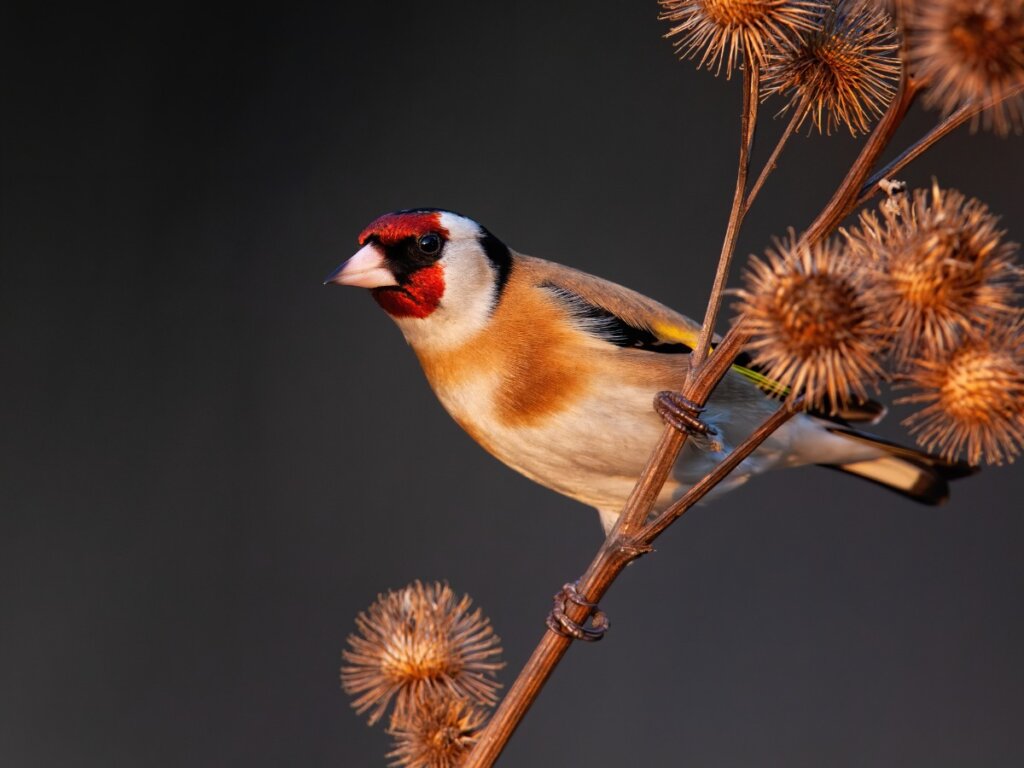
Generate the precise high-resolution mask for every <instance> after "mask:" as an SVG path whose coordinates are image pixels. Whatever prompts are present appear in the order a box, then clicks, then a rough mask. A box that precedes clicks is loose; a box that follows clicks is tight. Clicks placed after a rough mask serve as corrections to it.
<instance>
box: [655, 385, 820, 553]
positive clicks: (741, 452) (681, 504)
mask: <svg viewBox="0 0 1024 768" xmlns="http://www.w3.org/2000/svg"><path fill="white" fill-rule="evenodd" d="M802 403H803V398H797V399H796V400H794V401H793V402H792V403H783V404H782V405H781V406H780V407H779V409H778V410H777V411H775V413H773V414H772V415H771V416H770V417H769V418H768V419H767V420H766V421H765V422H764V423H763V424H762V425H761V426H760V427H758V428H757V429H756V430H754V431H753V432H752V433H751V434H750V436H749V437H747V439H746V440H744V441H743V442H742V443H740V444H739V445H738V446H736V448H735V449H734V450H733V451H732V452H731V453H730V454H729V455H728V456H726V457H725V458H724V459H723V460H722V461H721V463H719V464H718V465H717V466H716V467H715V468H714V469H713V470H711V471H710V472H709V473H708V474H707V475H705V476H704V477H703V478H702V479H701V480H700V481H698V482H697V484H696V485H694V486H693V487H692V488H690V490H688V491H687V492H686V493H685V494H683V496H682V498H680V499H679V500H678V501H676V502H675V503H674V504H672V506H670V507H669V508H668V509H666V510H665V511H664V512H662V513H661V514H660V515H658V517H657V518H656V519H655V520H652V521H651V523H650V524H649V525H647V526H646V527H645V528H644V529H643V530H642V531H641V532H640V539H641V541H643V542H644V543H645V544H650V543H651V542H653V541H654V540H655V539H656V538H658V537H659V536H660V535H661V534H662V533H664V532H665V529H666V528H668V527H669V526H670V525H672V523H674V522H675V521H676V520H678V519H679V518H680V517H682V516H683V514H684V513H685V512H686V511H687V510H688V509H690V507H692V506H693V505H694V504H696V503H697V502H698V501H700V500H701V499H703V498H704V497H705V496H706V495H707V494H708V492H709V491H710V490H711V489H712V488H714V487H715V486H716V485H718V484H719V483H720V482H722V481H723V480H725V478H726V477H728V476H729V475H730V474H731V473H732V471H733V470H734V469H736V467H738V466H739V465H740V463H741V462H742V461H743V460H744V459H745V458H747V457H748V456H749V455H750V454H752V453H753V452H754V451H755V450H757V448H758V447H759V446H760V445H761V443H763V442H764V441H765V440H767V439H768V437H770V436H771V434H772V433H773V432H775V430H777V429H778V428H779V427H781V426H782V425H783V424H785V423H786V422H787V421H789V420H790V419H791V418H793V417H794V416H795V415H796V414H797V412H798V411H799V410H800V406H801V405H802Z"/></svg>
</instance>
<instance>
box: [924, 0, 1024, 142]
mask: <svg viewBox="0 0 1024 768" xmlns="http://www.w3.org/2000/svg"><path fill="white" fill-rule="evenodd" d="M910 23H911V34H910V60H911V64H912V67H913V69H914V73H915V74H916V75H917V76H918V77H919V78H921V79H922V80H925V81H926V82H927V83H928V87H929V96H928V99H927V103H928V104H937V105H939V106H940V107H941V108H942V110H943V112H945V113H947V114H948V113H950V112H952V111H954V110H955V109H957V108H958V107H960V106H962V105H964V104H984V103H987V102H990V101H994V102H999V103H997V104H996V105H995V106H993V107H991V108H990V109H987V110H986V111H985V112H984V113H983V115H982V121H983V123H984V125H985V126H986V127H989V126H991V127H994V128H995V130H996V132H997V133H1000V134H1006V133H1009V132H1010V130H1011V129H1012V130H1018V131H1019V130H1020V128H1021V125H1022V122H1024V91H1022V90H1021V89H1022V88H1024V3H1022V2H1021V0H918V2H916V3H914V4H913V6H912V12H911V14H910ZM1011 94H1012V95H1011ZM1007 97H1008V98H1007ZM1003 99H1005V101H1004V100H1003Z"/></svg>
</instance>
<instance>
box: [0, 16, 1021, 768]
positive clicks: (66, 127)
mask: <svg viewBox="0 0 1024 768" xmlns="http://www.w3.org/2000/svg"><path fill="white" fill-rule="evenodd" d="M656 16H657V7H656V5H655V3H654V2H643V3H618V4H616V7H615V8H611V7H609V6H604V7H601V8H600V9H599V7H598V6H596V5H595V4H593V3H584V2H578V1H576V0H572V1H571V2H561V3H557V4H556V3H550V2H537V1H534V2H521V3H481V2H469V0H463V1H461V2H457V1H451V2H437V3H412V2H398V1H396V2H389V3H362V4H341V3H331V4H327V3H322V4H304V3H292V4H287V5H285V6H279V7H277V8H276V9H275V10H274V11H269V10H268V11H264V10H260V9H259V7H258V6H257V5H250V6H248V7H247V8H246V9H245V10H244V11H242V12H235V11H229V10H218V9H216V8H213V7H210V6H204V7H198V6H196V7H192V8H189V7H185V6H182V5H179V4H151V5H146V4H142V5H139V4H134V5H125V4H121V5H120V6H116V7H111V8H108V9H100V8H96V7H93V6H90V7H88V8H85V7H83V8H81V9H79V10H78V11H72V12H68V13H62V14H58V13H57V12H55V11H53V10H52V9H50V8H49V7H48V6H45V5H40V4H28V3H20V4H14V5H13V6H12V5H8V6H5V10H4V11H3V23H2V24H0V28H2V30H3V31H2V33H0V34H2V35H3V36H4V40H3V45H2V46H0V50H2V51H3V54H2V55H3V57H4V67H3V71H4V75H3V78H2V88H3V92H2V99H3V104H4V113H5V117H4V119H3V120H2V121H0V137H2V181H3V188H2V198H0V204H2V212H0V217H2V218H0V255H2V266H0V350H2V351H3V369H2V376H0V395H2V396H0V452H2V456H0V505H2V513H0V600H2V606H0V608H2V620H0V621H2V624H0V763H3V764H4V765H5V766H19V767H20V766H72V765H74V766H121V765H126V766H127V765H132V766H135V765H145V766H153V767H157V766H181V765H188V766H223V765H249V766H279V765H303V766H338V765H351V766H356V765H383V764H384V762H385V760H384V757H383V755H384V753H385V752H386V751H387V749H388V740H387V737H386V736H385V735H384V733H383V731H382V729H380V728H376V729H372V730H371V729H369V728H367V727H366V725H365V724H364V722H363V721H362V720H361V719H360V718H357V717H356V716H355V715H354V714H353V713H352V711H351V710H350V709H349V704H348V701H347V699H346V697H345V696H344V694H343V693H342V692H341V691H340V689H339V686H338V682H337V673H338V667H339V664H340V651H341V649H342V647H343V645H344V641H345V637H346V635H347V634H348V633H349V632H350V631H351V630H352V629H353V627H354V624H353V619H354V617H355V615H356V613H357V612H358V611H360V610H362V609H363V608H365V607H366V606H368V605H369V604H370V603H371V602H372V601H373V599H374V598H375V596H376V594H377V593H378V592H380V591H384V590H387V589H389V588H395V587H399V586H402V585H404V584H405V583H407V582H408V581H410V580H412V579H414V578H421V579H446V580H448V581H449V582H450V583H451V585H452V586H453V587H454V588H455V590H456V591H458V592H460V593H461V592H468V593H470V594H471V595H472V596H473V597H474V599H475V600H476V602H477V603H478V604H479V605H481V606H482V607H483V608H484V610H485V611H486V612H487V614H488V615H489V616H490V617H491V619H492V620H493V623H494V626H495V628H496V630H497V632H498V633H499V634H500V635H501V636H502V639H503V641H504V643H503V644H504V647H505V650H506V653H505V658H506V660H507V662H508V665H509V666H508V668H507V669H506V670H505V672H504V674H503V682H504V683H505V684H506V685H507V684H508V683H510V682H511V680H512V679H513V677H514V675H515V672H516V671H517V670H518V668H519V667H520V665H521V664H522V662H523V661H524V660H525V658H526V657H527V656H528V654H529V652H530V650H531V649H532V647H533V645H534V644H535V643H536V641H537V639H538V638H539V636H540V634H541V632H542V631H543V619H544V615H545V613H546V612H547V610H548V608H549V605H550V596H551V594H552V593H553V592H554V591H555V590H556V589H557V588H558V587H559V586H560V585H561V584H562V583H563V582H564V581H566V580H567V579H570V578H574V577H575V576H577V575H578V574H579V573H580V572H581V571H582V570H583V568H584V567H585V566H586V564H587V562H588V561H589V559H590V556H591V554H592V553H593V552H594V550H595V549H596V548H597V546H598V545H599V543H600V540H601V530H600V526H599V525H598V522H597V516H596V514H595V513H594V512H593V511H592V510H589V509H587V508H584V507H582V506H581V505H579V504H577V503H575V502H572V501H570V500H568V499H564V498H562V497H559V496H556V495H554V494H553V493H551V492H549V491H547V490H545V489H543V488H541V487H539V486H536V485H534V484H532V483H530V482H529V481H527V480H525V479H524V478H522V477H520V476H519V475H517V474H515V473H514V472H512V471H511V470H508V469H506V468H505V467H503V466H502V465H500V464H499V463H498V462H497V461H496V460H494V459H492V458H490V457H489V456H488V455H487V454H485V453H484V452H483V450H481V449H480V448H478V447H477V446H476V445H475V444H474V443H473V442H472V441H471V440H470V438H468V437H467V436H465V435H464V434H463V433H462V432H461V431H460V430H459V428H458V427H457V426H456V425H455V424H454V423H453V422H452V421H451V420H450V419H449V417H448V416H447V415H446V414H445V413H444V412H443V411H442V409H441V407H440V405H439V404H438V403H437V402H436V401H435V399H434V396H433V395H432V393H431V392H430V390H429V388H428V387H427V385H426V383H425V381H424V379H423V376H422V374H421V373H420V371H419V369H418V365H417V363H416V360H415V359H414V356H413V355H412V354H411V352H410V351H409V350H408V349H407V347H406V345H405V343H404V342H403V340H402V338H401V336H400V334H399V333H398V331H397V329H396V328H395V327H394V326H393V324H392V323H391V322H390V321H389V320H388V318H387V317H386V316H385V315H384V314H383V313H382V312H381V311H380V310H379V309H378V308H377V307H376V306H375V304H374V303H373V301H372V300H371V299H370V297H369V296H368V295H366V293H365V292H361V291H357V290H352V289H345V290H342V289H337V288H325V287H322V286H321V281H322V279H323V278H324V276H326V275H327V273H328V272H330V271H331V270H332V269H333V268H334V267H336V266H337V265H338V264H339V263H340V262H341V261H342V260H344V259H345V258H347V257H348V256H349V255H350V254H351V253H352V252H353V251H354V249H355V237H356V235H357V234H358V232H359V231H360V229H361V228H362V227H363V226H364V225H365V224H366V223H367V222H368V221H370V220H371V219H372V218H374V217H375V216H377V215H378V214H380V213H382V212H385V211H389V210H393V209H396V208H403V207H412V206H439V207H446V208H451V209H455V210H458V211H461V212H463V213H465V214H467V215H469V216H471V217H473V218H475V219H477V220H479V221H480V222H482V223H484V224H485V225H486V226H487V227H488V228H489V229H490V230H491V231H493V232H494V233H495V234H496V235H498V236H499V237H500V238H502V239H503V240H505V242H507V243H508V244H509V245H510V246H512V247H513V248H516V249H518V250H520V251H523V252H526V253H530V254H534V255H537V256H542V257H546V258H550V259H554V260H557V261H561V262H563V263H566V264H569V265H572V266H574V267H578V268H580V269H583V270H587V271H589V272H593V273H596V274H599V275H602V276H604V277H607V278H610V279H612V280H616V281H618V282H621V283H624V284H626V285H629V286H631V287H633V288H636V289H638V290H640V291H642V292H645V293H647V294H649V295H651V296H653V297H655V298H657V299H660V300H662V301H664V302H666V303H669V304H672V305H674V306H676V307H678V308H680V309H682V310H684V311H686V312H688V313H689V314H691V315H694V316H700V315H701V313H702V312H703V305H704V301H705V299H706V295H707V290H708V288H709V286H710V282H711V276H712V273H713V270H714V263H715V259H716V258H717V254H718V250H719V244H720V239H721V236H722V232H723V230H724V226H725V219H726V214H727V207H728V203H729V200H730V197H731V194H732V185H733V179H734V172H735V168H734V164H735V155H736V143H737V134H738V118H737V115H738V110H739V104H740V96H741V94H740V83H739V80H738V79H734V80H733V81H732V82H727V81H726V80H724V78H723V79H719V80H715V79H714V78H713V77H712V76H711V75H709V74H708V73H706V72H698V71H695V70H694V67H693V65H692V64H691V63H679V62H678V61H676V60H675V58H674V56H673V53H672V48H671V45H670V44H669V43H668V42H666V41H665V40H663V39H661V34H662V33H663V32H664V31H665V28H664V26H663V25H661V24H660V23H659V22H658V21H657V19H656ZM779 106H781V104H780V103H777V102H776V103H772V104H767V105H766V106H765V108H764V110H763V111H762V120H763V131H762V133H761V134H760V141H759V144H758V148H757V149H758V152H757V155H756V158H755V165H757V161H758V160H761V161H763V159H764V158H765V157H766V156H767V153H768V151H769V150H770V148H771V146H772V143H773V142H772V139H773V138H774V136H775V135H777V134H778V132H779V131H780V130H781V128H782V124H781V121H775V122H772V121H771V119H770V118H771V115H772V114H773V112H774V111H775V109H776V108H777V107H779ZM935 118H936V115H935V114H934V113H928V112H924V111H922V110H920V109H916V110H915V111H914V113H913V114H912V116H911V118H910V119H909V120H908V122H907V124H906V126H905V127H904V129H902V130H901V132H900V134H899V135H898V137H897V139H896V141H895V143H894V147H893V152H892V153H890V154H893V153H894V152H895V151H896V150H897V149H898V148H901V147H903V146H905V145H906V144H908V143H909V142H910V141H912V140H913V139H914V138H915V137H916V136H918V135H920V134H921V133H922V132H923V131H924V130H926V129H927V127H928V126H930V125H931V124H933V122H934V120H935ZM857 146H858V143H857V142H855V141H853V140H851V139H850V138H849V137H848V136H844V135H838V136H834V137H832V138H831V139H822V138H818V137H812V138H806V137H805V136H800V137H797V138H795V139H794V140H793V142H792V144H791V146H790V149H787V151H786V154H785V155H784V157H783V160H782V164H781V167H780V169H779V171H777V172H776V174H775V176H774V177H773V178H772V179H771V180H770V181H769V185H768V187H767V188H766V190H765V193H764V194H763V195H762V197H761V199H760V200H759V201H758V203H757V205H756V206H755V208H754V210H753V212H752V213H751V216H750V218H749V221H748V226H747V227H746V228H745V229H744V231H743V234H742V237H741V240H740V247H739V254H740V256H741V257H742V256H745V255H746V254H747V253H750V252H753V251H760V250H762V249H763V247H764V246H765V245H766V244H767V243H768V242H769V241H770V237H771V236H772V235H774V234H782V233H784V231H785V229H786V227H788V226H795V227H797V228H799V227H802V226H804V225H806V224H807V223H808V222H809V221H810V220H811V219H812V218H813V216H814V214H815V213H816V212H817V211H818V209H819V208H820V206H821V205H822V203H823V201H824V200H825V199H827V197H828V195H829V194H830V193H831V191H832V189H833V188H834V186H835V184H836V183H837V182H838V180H839V178H840V177H841V175H842V173H843V171H844V169H845V168H846V166H847V164H848V163H849V161H850V160H851V159H852V157H853V156H854V153H855V152H856V149H857ZM1022 157H1024V154H1022V145H1021V139H1020V138H1016V139H1014V138H1011V139H1009V140H999V139H996V138H994V137H993V136H992V135H990V134H985V133H982V134H978V135H976V136H971V135H970V133H969V132H968V131H967V130H961V131H959V132H957V133H956V134H955V135H953V136H952V137H950V138H948V139H946V140H945V141H944V142H943V143H942V145H941V146H940V147H939V148H938V149H937V150H935V151H933V152H932V153H930V154H928V155H926V156H925V157H924V158H923V159H921V160H919V161H918V162H916V163H915V164H914V165H913V166H912V167H911V168H910V169H909V171H908V172H906V173H905V174H903V175H904V177H905V178H906V179H907V180H908V181H910V182H911V184H912V185H918V186H919V185H923V184H927V183H929V182H930V179H931V178H932V176H936V177H938V178H939V179H940V180H941V182H942V183H943V184H946V185H949V186H953V187H956V188H959V189H961V190H962V191H964V192H965V193H967V194H968V195H976V196H978V197H981V198H982V199H983V200H985V201H986V202H987V203H988V204H989V205H990V206H991V207H992V209H993V210H995V211H996V212H999V213H1001V214H1002V215H1003V216H1004V219H1003V221H1004V223H1005V225H1006V226H1007V227H1008V228H1009V229H1010V231H1011V236H1012V237H1014V238H1015V239H1016V240H1018V241H1019V240H1021V239H1022V238H1024V198H1022V196H1021V194H1020V170H1021V168H1022V167H1024V165H1022ZM733 283H734V284H735V279H734V281H733ZM890 421H892V422H893V423H892V424H891V425H889V426H888V427H886V428H885V429H884V431H885V433H886V434H888V435H890V436H893V435H900V434H901V430H900V428H899V427H898V424H897V423H896V422H897V420H896V419H891V420H890ZM1022 490H1024V476H1022V473H1021V468H1020V466H1019V465H1018V466H1011V467H1009V468H993V469H989V470H986V471H984V472H983V473H981V474H980V475H978V476H976V477H973V478H970V479H967V480H964V481H961V482H959V483H958V484H957V485H956V486H955V488H954V493H953V498H952V500H951V502H950V503H949V504H948V505H946V506H944V507H941V508H938V509H932V508H927V507H922V506H917V505H914V504H912V503H910V502H907V501H904V500H903V499H901V498H899V497H897V496H894V495H891V494H889V493H887V492H885V491H883V490H881V489H878V488H876V487H874V486H872V485H869V484H866V483H863V482H858V481H857V480H854V479H852V478H848V477H845V476H841V475H839V474H838V473H834V472H827V471H825V470H820V469H813V468H810V469H802V470H791V471H787V472H783V473H777V474H774V475H771V476H768V477H764V478H760V479H757V480H756V481H754V482H751V483H750V484H748V485H747V486H745V487H744V488H742V489H740V490H738V491H736V492H734V493H732V494H731V495H729V496H727V497H726V498H724V499H722V500H720V501H718V502H716V503H714V504H712V505H709V506H706V507H702V508H700V509H698V510H696V511H695V512H694V513H692V514H691V515H689V516H687V518H686V519H685V520H683V521H681V523H680V524H678V525H677V526H675V527H674V528H673V529H672V530H671V531H670V532H669V533H668V534H667V535H666V536H665V537H664V538H663V539H662V541H661V542H660V545H659V551H658V552H657V554H655V555H653V556H650V557H646V558H644V559H643V560H642V561H641V562H640V563H639V564H638V565H636V566H635V567H633V568H630V569H629V571H628V572H627V573H625V574H624V575H623V577H622V578H621V580H620V581H619V582H618V583H617V584H616V585H615V587H614V588H613V590H612V591H611V593H610V594H609V595H608V597H607V598H606V600H605V602H604V608H605V609H606V610H607V611H608V613H609V615H610V616H611V618H612V620H613V624H614V626H613V629H612V631H611V633H610V635H609V636H608V638H607V639H606V640H605V641H604V642H603V643H601V644H599V645H597V646H582V647H576V648H573V649H572V651H571V652H570V654H569V655H568V657H567V658H566V660H565V662H564V663H563V664H562V666H561V667H560V668H559V669H558V670H557V672H556V673H555V676H554V678H553V680H552V681H551V684H550V685H549V687H548V689H547V690H546V692H545V693H544V694H543V695H542V697H541V698H540V700H539V702H538V704H537V705H536V707H535V708H534V709H533V711H532V712H531V713H530V714H529V716H528V717H527V719H526V720H525V722H524V723H523V725H522V727H521V729H520V731H519V732H518V734H517V735H516V737H515V738H514V739H513V740H512V742H511V745H510V747H509V749H508V751H507V752H506V755H505V757H504V759H503V763H502V764H503V765H535V766H548V765H570V766H572V765H584V764H586V765H591V766H614V765H621V764H625V763H626V762H627V761H629V762H631V763H636V762H640V763H641V764H647V765H697V766H711V765H715V766H717V765H758V766H761V765H786V766H820V765H830V766H863V765H872V766H874V765H892V766H932V767H934V766H963V765H985V766H1019V765H1021V764H1022V763H1024V741H1022V739H1021V735H1020V723H1021V720H1022V717H1024V657H1022V654H1021V648H1022V647H1024V600H1022V599H1021V595H1022V589H1024V559H1022V558H1021V556H1020V552H1021V548H1022V544H1024V519H1022V516H1021V513H1020V496H1021V492H1022Z"/></svg>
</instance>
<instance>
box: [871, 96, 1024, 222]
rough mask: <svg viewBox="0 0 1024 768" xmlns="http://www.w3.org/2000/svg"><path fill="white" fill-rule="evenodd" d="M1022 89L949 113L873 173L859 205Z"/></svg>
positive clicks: (967, 105)
mask: <svg viewBox="0 0 1024 768" xmlns="http://www.w3.org/2000/svg"><path fill="white" fill-rule="evenodd" d="M1022 90H1024V86H1018V87H1016V88H1013V89H1011V90H1010V91H1007V92H1006V93H1005V94H1003V95H1002V96H1001V97H1000V98H998V99H990V100H988V101H986V102H984V103H983V104H964V105H963V106H962V107H960V108H959V109H957V110H956V111H955V112H952V113H950V114H949V115H947V116H946V117H945V118H944V119H943V120H942V122H940V123H939V124H938V125H936V126H935V127H934V128H932V129H931V130H930V131H928V133H926V134H925V135H924V136H922V137H921V138H920V139H918V140H917V141H915V142H914V143H913V144H911V145H910V146H909V147H907V148H906V149H905V150H903V152H902V153H900V154H899V155H898V156H897V157H895V158H894V159H892V160H891V161H889V163H888V164H887V165H886V166H885V167H884V168H882V169H881V170H880V171H876V172H875V173H874V174H872V176H871V178H870V179H868V180H867V181H866V182H865V183H864V186H863V187H862V188H861V190H860V197H859V198H858V200H857V205H858V206H860V205H863V204H864V203H866V202H867V201H868V200H870V199H871V198H872V197H873V196H874V195H875V193H877V192H878V190H879V186H878V184H879V182H881V181H884V180H885V179H888V178H891V177H892V176H893V175H894V174H897V173H899V172H900V171H901V170H903V169H904V168H906V167H907V166H908V165H910V163H912V162H914V161H915V160H916V159H917V158H919V157H920V156H921V155H923V154H924V153H925V152H927V151H928V150H929V149H931V148H932V146H934V145H935V144H936V143H938V141H939V140H940V139H943V138H945V137H946V136H948V135H949V134H951V133H952V132H953V131H955V130H956V129H957V128H959V127H960V126H961V125H963V124H964V123H966V122H967V121H968V120H971V119H973V118H975V117H977V116H978V115H980V114H981V113H982V112H984V111H985V110H986V109H990V108H991V107H994V106H996V105H997V104H999V103H1000V102H1002V101H1004V100H1006V99H1009V98H1012V97H1014V96H1016V95H1017V94H1018V93H1020V92H1021V91H1022Z"/></svg>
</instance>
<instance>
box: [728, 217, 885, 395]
mask: <svg viewBox="0 0 1024 768" xmlns="http://www.w3.org/2000/svg"><path fill="white" fill-rule="evenodd" d="M744 285H745V288H744V289H743V290H741V291H739V292H738V296H739V301H738V302H737V304H736V309H737V311H738V313H739V315H740V316H741V317H742V318H744V320H745V327H746V330H747V331H748V332H749V333H750V334H751V340H750V343H749V346H748V348H749V350H750V352H751V354H752V355H753V359H754V364H755V365H757V366H763V367H764V369H765V373H766V375H767V376H768V377H770V378H771V379H774V380H775V381H777V382H778V383H779V384H780V385H782V386H784V387H788V388H790V389H791V390H792V391H793V392H795V393H797V394H803V395H804V397H805V398H806V401H807V404H808V405H810V406H814V407H819V408H829V407H836V406H838V405H840V404H844V403H849V402H851V401H857V400H863V399H865V398H866V397H867V395H868V392H867V390H868V388H871V387H874V386H875V385H876V383H877V381H878V380H879V379H880V377H881V376H882V368H881V366H880V365H879V363H878V362H877V358H878V357H879V356H880V354H881V352H882V351H883V349H884V347H885V342H884V334H883V331H882V327H881V326H880V324H879V322H878V320H877V319H876V315H875V314H874V312H873V309H874V306H873V300H872V297H869V296H868V295H866V293H865V291H864V279H863V270H861V269H859V265H858V263H857V262H856V261H854V260H852V259H850V258H848V257H847V255H846V254H845V253H844V252H843V250H842V249H841V248H840V247H839V244H838V243H837V242H836V241H834V240H833V241H829V240H826V241H822V242H819V243H816V244H814V245H808V244H806V243H804V242H801V241H798V240H796V239H795V237H794V236H793V234H792V233H790V237H789V239H788V240H784V241H776V245H775V248H773V249H772V248H770V249H768V251H767V252H766V255H765V258H764V259H760V258H757V257H756V256H752V257H751V258H750V261H749V264H748V267H747V271H746V272H745V274H744Z"/></svg>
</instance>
